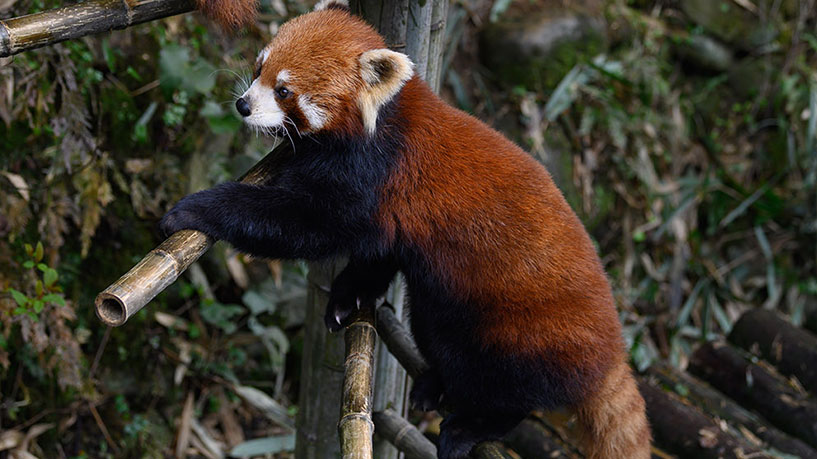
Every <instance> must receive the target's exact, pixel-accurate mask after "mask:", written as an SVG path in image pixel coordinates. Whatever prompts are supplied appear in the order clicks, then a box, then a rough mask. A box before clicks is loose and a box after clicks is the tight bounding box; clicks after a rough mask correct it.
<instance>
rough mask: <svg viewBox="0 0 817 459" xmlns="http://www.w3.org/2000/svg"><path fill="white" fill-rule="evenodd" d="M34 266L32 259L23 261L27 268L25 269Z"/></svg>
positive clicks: (24, 266)
mask: <svg viewBox="0 0 817 459" xmlns="http://www.w3.org/2000/svg"><path fill="white" fill-rule="evenodd" d="M33 267H34V262H33V261H31V260H28V261H26V262H24V263H23V268H25V269H31V268H33Z"/></svg>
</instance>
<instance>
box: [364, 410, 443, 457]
mask: <svg viewBox="0 0 817 459" xmlns="http://www.w3.org/2000/svg"><path fill="white" fill-rule="evenodd" d="M372 420H373V421H374V430H375V433H376V434H377V436H378V437H382V438H384V439H386V440H387V441H388V442H389V443H391V444H392V445H394V446H395V447H397V449H398V450H400V451H401V452H402V453H403V454H405V455H406V459H434V458H436V457H437V447H436V446H434V443H431V441H430V440H429V439H428V438H426V437H425V436H423V434H422V433H421V432H420V431H419V430H417V427H414V425H413V424H411V423H410V422H408V421H406V420H405V419H404V418H403V417H402V416H400V415H399V414H397V413H395V412H394V410H391V409H389V408H386V409H385V410H383V411H375V412H374V414H373V415H372Z"/></svg>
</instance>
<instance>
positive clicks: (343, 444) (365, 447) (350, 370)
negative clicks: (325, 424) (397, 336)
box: [338, 304, 377, 459]
mask: <svg viewBox="0 0 817 459" xmlns="http://www.w3.org/2000/svg"><path fill="white" fill-rule="evenodd" d="M356 315H357V316H356V318H355V319H354V321H353V322H352V324H351V325H349V326H348V327H346V332H345V333H346V361H345V363H344V366H345V368H346V371H345V374H344V378H343V404H342V405H341V416H340V421H339V422H338V433H339V434H340V449H341V453H342V457H343V459H372V458H373V457H374V456H373V447H372V435H373V434H374V423H373V422H372V393H373V388H372V376H373V371H374V349H375V340H376V339H377V333H376V332H375V328H374V305H373V304H365V305H362V307H361V308H360V309H359V310H358V311H357V314H356Z"/></svg>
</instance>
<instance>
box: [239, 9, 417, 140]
mask: <svg viewBox="0 0 817 459" xmlns="http://www.w3.org/2000/svg"><path fill="white" fill-rule="evenodd" d="M413 68H414V64H412V62H411V60H410V59H409V58H408V56H406V55H405V54H401V53H398V52H394V51H391V50H389V49H388V48H386V44H385V43H384V41H383V38H382V37H381V36H380V35H379V34H378V33H377V32H375V30H374V29H372V28H371V27H370V26H369V25H367V24H366V23H365V22H363V21H362V20H361V19H359V18H357V17H355V16H353V15H352V14H351V13H350V12H349V8H348V6H346V4H345V3H342V2H341V1H339V0H322V1H321V2H320V3H318V5H317V6H316V7H315V11H313V12H311V13H308V14H305V15H303V16H299V17H297V18H295V19H292V20H290V21H288V22H287V23H285V24H284V25H282V26H281V28H280V30H279V31H278V34H277V35H276V36H275V38H274V39H273V41H272V42H271V43H270V44H269V45H267V46H266V47H265V48H264V49H263V50H262V51H261V53H260V54H259V55H258V59H257V61H256V67H255V72H254V75H253V82H252V84H251V85H250V87H249V89H247V91H246V92H245V93H244V94H243V95H242V96H241V98H239V99H238V101H236V108H237V109H238V111H239V113H240V114H241V115H242V116H243V117H244V121H245V122H246V123H247V124H249V125H251V126H253V127H255V128H257V129H259V130H262V131H275V130H277V129H280V128H293V127H294V128H296V129H297V131H298V132H300V133H301V134H304V133H317V132H322V131H323V132H343V133H347V134H355V133H360V132H365V133H367V134H372V133H374V131H375V127H376V124H377V115H378V112H379V111H380V109H381V108H382V107H383V105H385V104H386V103H387V102H389V101H390V100H391V99H392V98H394V96H395V95H397V93H398V92H399V91H400V89H401V88H402V87H403V85H404V84H405V83H406V81H408V80H409V79H410V78H411V77H412V75H413V74H414V70H413Z"/></svg>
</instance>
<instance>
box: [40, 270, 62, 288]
mask: <svg viewBox="0 0 817 459" xmlns="http://www.w3.org/2000/svg"><path fill="white" fill-rule="evenodd" d="M58 277H59V276H58V274H57V270H56V269H51V268H48V269H47V270H46V271H45V273H44V274H43V281H44V282H45V286H46V287H51V286H52V285H54V282H57V278H58Z"/></svg>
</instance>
